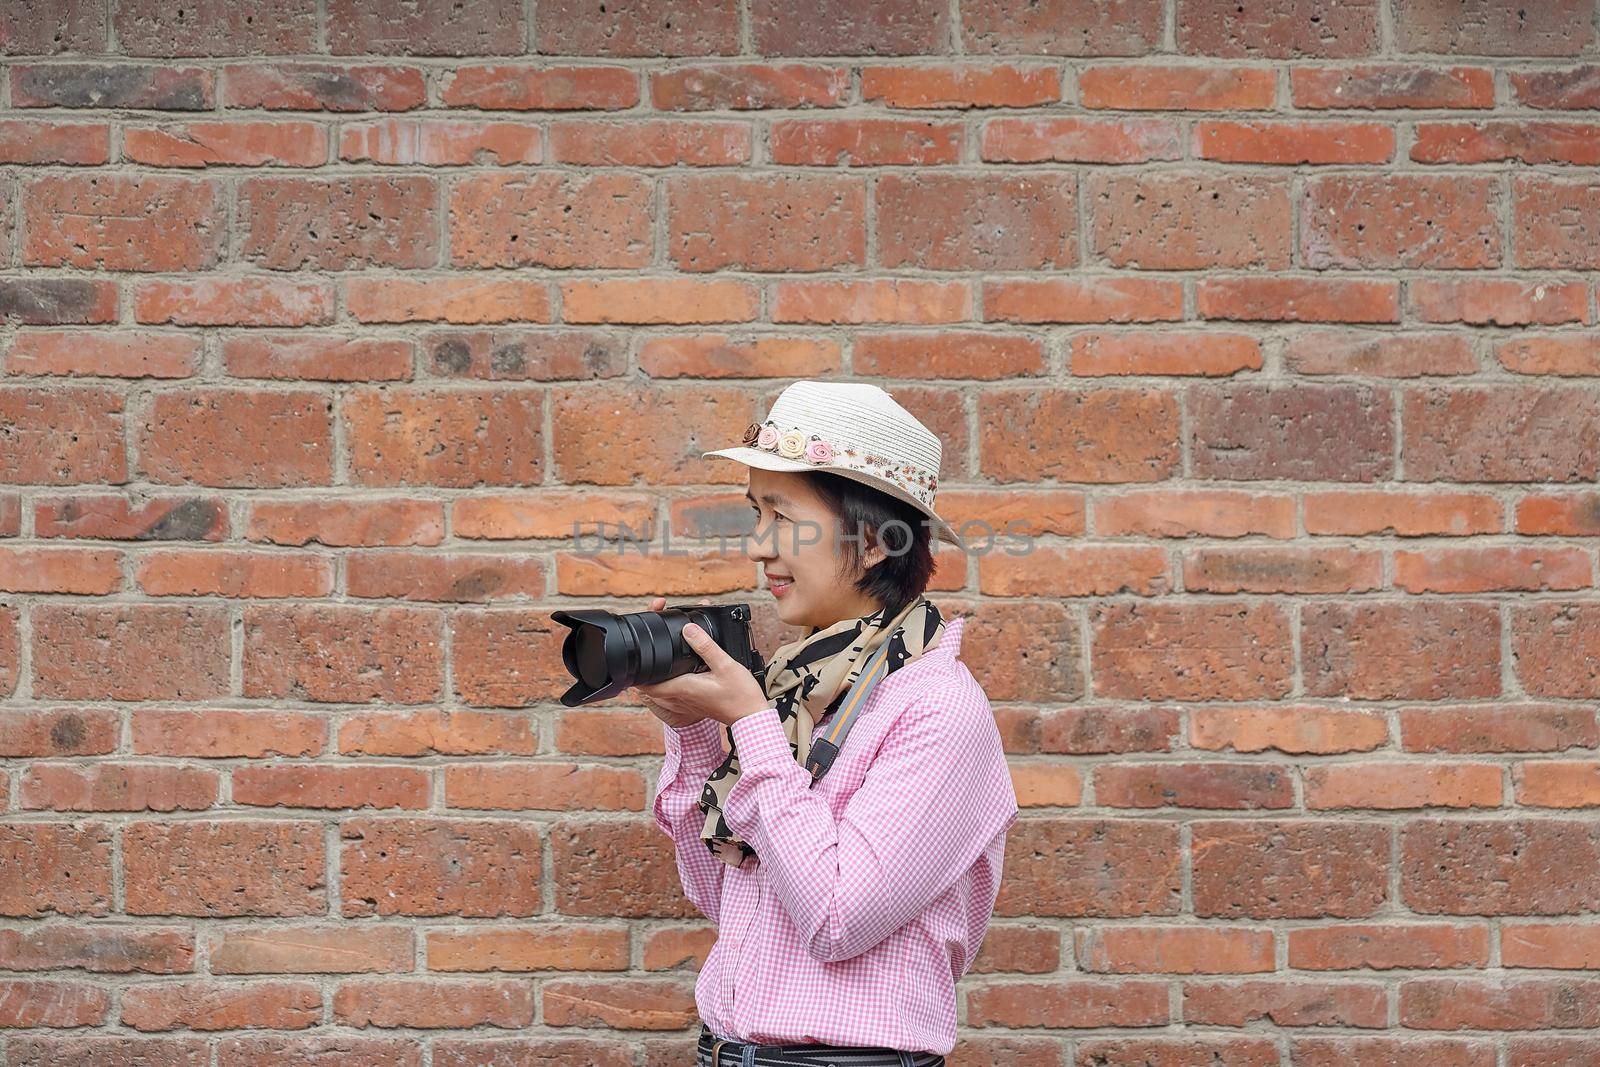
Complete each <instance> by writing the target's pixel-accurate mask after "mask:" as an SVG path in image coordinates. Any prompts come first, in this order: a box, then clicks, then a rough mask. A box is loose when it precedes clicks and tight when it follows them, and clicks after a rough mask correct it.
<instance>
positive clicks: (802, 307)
mask: <svg viewBox="0 0 1600 1067" xmlns="http://www.w3.org/2000/svg"><path fill="white" fill-rule="evenodd" d="M972 315H973V309H972V292H971V290H970V288H969V287H968V286H967V284H966V283H965V282H937V281H922V280H920V279H910V278H896V279H881V280H880V279H871V280H864V281H843V282H779V283H778V284H777V286H776V289H775V291H774V293H773V296H772V321H773V322H812V323H870V322H893V323H916V324H928V323H939V322H964V321H966V320H968V319H970V318H972Z"/></svg>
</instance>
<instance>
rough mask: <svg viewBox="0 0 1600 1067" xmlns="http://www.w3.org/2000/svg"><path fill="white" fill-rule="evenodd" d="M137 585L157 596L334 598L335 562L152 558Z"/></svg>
mask: <svg viewBox="0 0 1600 1067" xmlns="http://www.w3.org/2000/svg"><path fill="white" fill-rule="evenodd" d="M133 580H134V584H135V585H136V586H137V587H138V588H140V589H142V590H144V591H145V592H146V593H149V594H150V595H152V596H228V597H262V598H272V597H291V596H309V597H319V596H327V595H329V594H331V593H332V592H333V561H332V560H330V559H327V558H325V557H321V556H313V555H307V554H303V553H286V552H233V551H227V550H217V551H203V552H193V551H185V550H171V551H156V552H147V553H143V554H141V555H140V557H139V559H138V561H137V562H136V563H135V564H134V570H133Z"/></svg>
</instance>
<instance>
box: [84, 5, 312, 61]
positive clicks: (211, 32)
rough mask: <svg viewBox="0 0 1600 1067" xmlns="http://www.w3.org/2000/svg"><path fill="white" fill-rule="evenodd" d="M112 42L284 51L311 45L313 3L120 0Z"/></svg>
mask: <svg viewBox="0 0 1600 1067" xmlns="http://www.w3.org/2000/svg"><path fill="white" fill-rule="evenodd" d="M112 25H113V26H114V27H115V29H116V34H117V47H118V48H119V49H120V50H121V51H122V52H123V54H125V55H130V56H234V55H241V54H244V55H257V54H259V55H284V54H287V53H294V52H314V51H316V50H317V5H316V4H315V2H314V0H289V2H287V3H284V4H280V5H276V6H274V7H272V8H269V9H265V10H262V11H252V10H250V9H248V8H245V7H243V6H241V5H238V4H231V3H228V2H227V0H194V2H193V3H188V4H184V5H183V6H182V7H181V8H175V7H172V6H169V5H167V4H163V3H160V2H159V0H124V2H122V3H118V4H117V5H116V7H115V9H114V15H113V19H112Z"/></svg>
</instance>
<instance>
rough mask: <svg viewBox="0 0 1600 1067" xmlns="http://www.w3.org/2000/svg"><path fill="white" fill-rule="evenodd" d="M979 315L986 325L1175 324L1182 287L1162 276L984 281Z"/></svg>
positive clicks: (1179, 315)
mask: <svg viewBox="0 0 1600 1067" xmlns="http://www.w3.org/2000/svg"><path fill="white" fill-rule="evenodd" d="M983 315H984V320H985V321H988V322H1021V323H1039V322H1068V323H1101V322H1115V323H1128V322H1164V321H1176V320H1178V319H1181V318H1182V317H1183V289H1182V287H1181V285H1180V283H1179V282H1177V281H1174V280H1170V279H1165V278H1138V277H1108V278H1105V279H1092V280H1086V281H1070V280H1066V279H1019V280H1016V281H998V280H996V281H985V282H984V283H983Z"/></svg>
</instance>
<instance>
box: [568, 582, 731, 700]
mask: <svg viewBox="0 0 1600 1067" xmlns="http://www.w3.org/2000/svg"><path fill="white" fill-rule="evenodd" d="M550 617H551V618H552V619H553V620H554V621H556V622H559V623H562V624H563V625H565V626H568V627H570V628H571V632H569V633H568V634H567V637H566V641H565V643H564V644H563V645H562V646H561V658H562V661H563V662H564V663H565V664H566V668H567V673H569V674H571V675H572V676H573V678H575V679H576V680H577V684H576V685H574V686H573V687H572V688H571V689H569V690H567V692H566V693H564V694H563V695H562V697H561V702H562V703H563V704H565V705H567V707H576V706H577V705H579V704H588V703H592V702H594V701H597V700H605V699H607V698H608V697H613V696H616V695H617V694H618V693H620V692H622V690H624V689H626V688H628V687H629V686H632V685H654V684H655V683H657V682H664V681H666V680H667V679H668V678H675V677H677V676H678V675H680V674H689V673H691V672H695V671H703V670H707V669H708V668H707V667H706V664H705V661H704V660H702V659H701V658H700V657H699V655H697V654H696V653H695V651H694V650H693V649H692V648H690V647H689V644H688V642H687V641H685V640H684V638H683V628H684V627H685V626H687V625H688V624H689V623H691V622H693V623H697V624H699V626H700V627H701V628H702V629H704V630H705V631H706V633H707V634H709V635H710V636H711V639H712V640H713V641H715V642H716V643H717V644H718V645H719V646H721V647H722V648H723V650H724V651H726V652H728V653H729V655H732V656H733V657H734V658H735V659H737V660H739V662H741V663H745V664H747V665H748V666H749V668H750V669H751V670H752V671H753V670H755V669H756V668H757V667H759V666H760V662H761V660H760V656H759V654H757V653H756V652H755V650H754V649H753V647H752V646H751V644H750V634H749V621H750V608H749V605H747V604H734V605H728V606H724V607H710V608H708V607H703V606H698V605H697V606H693V607H672V608H667V609H666V610H664V611H636V612H631V613H628V614H626V615H616V614H613V613H612V612H609V611H597V610H582V611H557V612H553V613H552V614H551V616H550Z"/></svg>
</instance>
